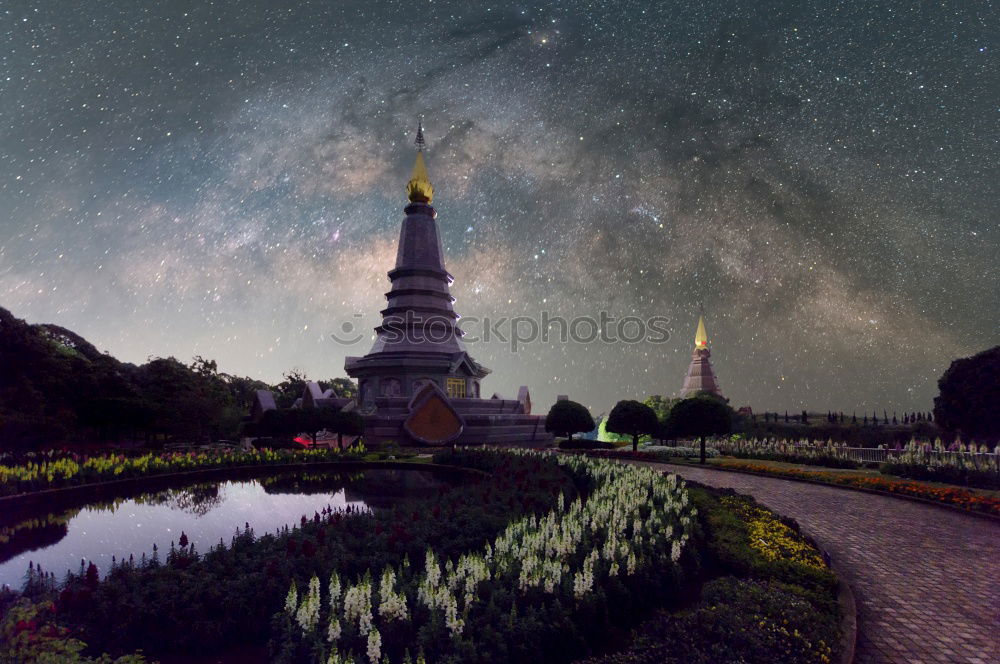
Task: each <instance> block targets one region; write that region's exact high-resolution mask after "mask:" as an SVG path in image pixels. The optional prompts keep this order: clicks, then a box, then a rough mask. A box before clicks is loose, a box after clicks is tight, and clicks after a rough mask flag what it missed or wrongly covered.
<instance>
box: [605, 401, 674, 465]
mask: <svg viewBox="0 0 1000 664" xmlns="http://www.w3.org/2000/svg"><path fill="white" fill-rule="evenodd" d="M682 403H683V402H682ZM678 405H679V404H678ZM675 408H676V406H675ZM605 428H606V429H607V430H608V431H610V432H611V433H618V434H622V435H625V436H632V451H633V452H638V451H639V436H643V435H647V434H648V435H650V436H655V435H657V434H658V432H659V429H660V421H659V420H658V419H656V412H655V411H654V410H653V409H652V408H650V407H649V406H647V405H646V404H644V403H641V402H639V401H631V400H626V401H619V402H618V403H617V404H615V407H614V408H612V409H611V414H610V415H608V424H607V426H606V427H605Z"/></svg>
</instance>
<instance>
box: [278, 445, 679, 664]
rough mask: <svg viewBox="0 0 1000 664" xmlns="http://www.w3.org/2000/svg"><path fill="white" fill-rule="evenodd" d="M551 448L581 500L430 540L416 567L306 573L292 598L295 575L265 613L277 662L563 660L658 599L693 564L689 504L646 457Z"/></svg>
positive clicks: (358, 663) (675, 481)
mask: <svg viewBox="0 0 1000 664" xmlns="http://www.w3.org/2000/svg"><path fill="white" fill-rule="evenodd" d="M507 454H510V455H512V456H521V457H528V458H532V457H534V458H548V459H553V457H552V456H548V457H543V455H542V454H540V453H537V452H529V451H511V452H508V453H507ZM554 458H555V459H556V461H557V463H558V464H559V465H560V466H561V467H563V468H564V469H565V470H566V471H568V472H569V474H570V475H571V476H573V477H574V478H575V480H576V481H577V482H578V483H581V484H583V485H585V486H587V487H588V488H589V490H588V492H587V493H588V495H587V496H586V500H584V499H583V497H578V498H577V499H575V500H573V501H571V502H568V503H567V502H566V501H564V499H563V496H562V495H560V496H559V499H558V504H557V506H556V508H555V509H553V510H552V511H550V512H549V513H548V514H546V515H544V516H541V517H538V516H535V515H532V516H529V517H525V518H521V519H520V520H517V521H515V522H513V523H511V524H510V525H509V526H508V527H507V528H506V530H504V532H503V533H501V534H500V535H499V536H498V537H496V538H495V539H494V540H493V541H492V542H488V543H486V544H485V546H483V547H482V548H480V549H478V550H476V551H473V552H469V553H466V554H464V555H462V556H459V557H458V558H457V559H451V558H445V557H444V556H441V555H439V554H436V553H435V552H434V550H433V549H428V550H427V551H426V553H425V555H424V560H423V564H422V565H420V566H419V568H417V567H414V566H410V565H408V564H406V563H404V564H403V565H401V566H398V567H396V566H387V567H384V568H381V569H380V568H379V567H373V568H371V569H369V570H366V571H365V573H364V574H362V575H360V576H357V577H355V578H354V579H351V580H349V579H347V578H344V577H342V576H341V575H339V574H337V573H333V574H332V575H331V576H330V577H329V578H328V579H326V578H325V579H323V580H322V582H321V580H320V578H319V577H318V576H313V577H312V578H311V579H310V580H309V582H308V584H307V585H306V587H307V588H308V590H307V591H306V592H305V593H304V596H302V597H300V596H299V595H298V591H297V586H296V585H294V584H293V585H292V586H291V588H290V589H289V592H288V595H287V597H286V604H285V609H284V611H282V612H281V613H279V614H278V615H277V616H276V617H275V619H274V624H275V625H276V626H277V627H278V629H279V632H280V633H281V636H280V638H279V639H278V645H277V646H276V647H275V648H273V649H272V653H278V656H277V657H276V658H275V661H278V662H318V663H320V664H324V663H326V662H337V663H345V662H354V663H356V664H361V663H362V662H370V663H371V664H379V663H380V662H387V661H388V662H407V661H410V662H412V661H414V658H415V659H416V661H418V662H419V661H431V662H496V661H504V662H537V661H545V662H566V661H570V660H571V659H572V658H573V657H574V656H579V655H583V654H586V653H587V651H588V650H590V649H592V648H593V647H595V646H599V645H600V641H599V640H600V639H602V638H605V637H606V634H607V632H608V627H609V626H614V623H615V619H616V618H617V620H619V621H621V620H625V621H627V620H628V618H629V617H631V615H634V614H636V613H638V612H639V609H641V607H642V606H643V605H644V604H648V603H653V604H654V605H655V604H662V603H663V602H664V601H665V600H666V599H667V595H669V594H670V593H669V591H670V590H672V589H676V588H677V580H678V579H679V578H680V577H681V576H682V572H681V569H682V566H681V565H680V563H681V560H682V557H683V556H689V558H690V560H689V561H688V562H689V564H693V562H694V556H693V554H690V553H688V549H689V548H690V547H689V546H688V544H689V541H690V539H691V537H692V532H693V528H694V526H695V516H696V514H697V511H696V510H695V509H694V507H693V505H691V504H690V502H689V500H688V495H687V492H686V491H685V489H684V483H683V482H682V481H678V479H677V477H676V476H675V475H670V476H666V477H664V476H663V475H662V474H661V473H658V472H656V471H654V470H651V469H647V468H636V467H629V466H623V465H620V464H616V463H611V462H608V461H601V460H596V459H588V458H586V457H583V456H575V455H574V456H558V457H554ZM442 559H443V560H444V564H443V566H442V563H441V561H442ZM375 579H379V581H378V582H377V583H376V582H375V581H374V580H375ZM614 614H617V615H614ZM630 614H631V615H630Z"/></svg>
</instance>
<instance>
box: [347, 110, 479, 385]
mask: <svg viewBox="0 0 1000 664" xmlns="http://www.w3.org/2000/svg"><path fill="white" fill-rule="evenodd" d="M416 143H417V158H416V163H414V165H413V174H412V176H411V177H410V181H409V182H408V183H407V185H406V190H407V194H408V197H409V199H410V203H409V205H407V206H406V207H405V208H404V212H405V213H406V217H405V218H404V219H403V225H402V228H400V231H399V249H398V251H397V252H396V266H395V267H394V268H393V269H392V270H391V271H390V272H389V281H390V282H392V288H391V289H390V290H389V292H388V293H386V294H385V297H386V300H388V304H387V306H386V308H385V309H383V310H382V311H381V312H380V313H381V314H382V324H381V325H380V326H378V327H377V328H375V334H376V338H375V343H374V344H373V345H372V349H371V350H370V351H369V352H368V354H367V355H365V356H364V357H349V358H347V360H346V363H345V366H344V368H345V369H346V371H347V374H348V375H349V376H351V377H352V378H355V379H357V381H358V392H359V399H360V401H361V403H362V404H365V403H370V402H371V400H372V398H374V397H412V396H414V395H415V394H416V393H417V392H418V391H419V389H420V387H421V386H423V385H425V384H427V383H428V382H433V383H435V384H437V385H438V386H439V387H441V388H442V389H443V390H444V392H445V393H446V394H447V395H448V396H449V397H452V398H457V399H461V398H467V397H472V398H478V397H479V381H480V380H481V379H482V378H483V377H484V376H486V375H487V374H488V373H489V372H490V370H489V369H487V368H486V367H483V366H482V365H480V364H478V363H477V362H476V361H475V360H473V359H472V357H470V356H469V354H468V353H467V352H466V350H465V345H464V344H463V343H462V336H463V334H464V333H463V332H462V330H461V329H459V328H458V326H457V321H458V319H459V315H458V314H457V313H455V309H454V307H453V306H452V305H453V303H454V302H455V298H454V297H452V295H451V292H450V291H449V286H450V285H451V283H452V282H453V281H454V278H453V277H452V276H451V274H449V273H448V270H447V269H445V266H444V251H443V250H442V248H441V237H440V235H439V234H438V226H437V212H435V211H434V208H433V207H431V201H432V200H433V197H434V187H433V186H432V185H431V182H430V178H429V177H428V175H427V166H426V164H425V163H424V152H423V147H424V136H423V127H418V129H417V140H416Z"/></svg>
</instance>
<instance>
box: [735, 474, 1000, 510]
mask: <svg viewBox="0 0 1000 664" xmlns="http://www.w3.org/2000/svg"><path fill="white" fill-rule="evenodd" d="M720 467H721V468H724V469H727V470H742V471H746V472H752V473H760V474H762V475H773V476H775V477H788V478H793V479H802V480H810V481H813V482H824V483H826V484H834V485H837V486H847V487H854V488H857V489H869V490H872V491H884V492H886V493H895V494H900V495H904V496H911V497H913V498H922V499H924V500H930V501H934V502H938V503H944V504H946V505H952V506H954V507H959V508H961V509H964V510H969V511H970V512H985V513H987V514H993V515H996V516H1000V499H998V498H996V497H995V496H984V495H980V494H977V493H973V492H971V491H967V490H966V489H959V488H951V487H938V486H933V485H930V484H924V483H922V482H915V481H910V480H898V479H892V478H886V477H873V476H871V475H855V474H851V473H824V472H822V471H810V470H799V469H797V468H775V467H773V466H764V465H761V464H754V463H740V462H724V463H722V464H720Z"/></svg>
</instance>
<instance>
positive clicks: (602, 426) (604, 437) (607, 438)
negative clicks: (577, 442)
mask: <svg viewBox="0 0 1000 664" xmlns="http://www.w3.org/2000/svg"><path fill="white" fill-rule="evenodd" d="M597 440H599V441H601V442H602V443H630V442H632V438H631V437H630V436H620V435H618V434H617V433H614V432H612V431H608V418H607V417H602V418H601V421H600V422H599V423H598V425H597ZM641 440H648V438H643V439H641Z"/></svg>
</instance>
